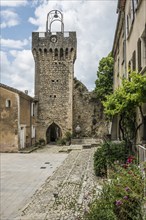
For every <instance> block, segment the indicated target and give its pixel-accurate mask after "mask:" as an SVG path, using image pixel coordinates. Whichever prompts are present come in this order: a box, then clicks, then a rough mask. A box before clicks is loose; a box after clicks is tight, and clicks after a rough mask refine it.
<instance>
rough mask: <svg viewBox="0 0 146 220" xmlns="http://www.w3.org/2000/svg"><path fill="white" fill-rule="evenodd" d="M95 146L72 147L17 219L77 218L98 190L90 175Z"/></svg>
mask: <svg viewBox="0 0 146 220" xmlns="http://www.w3.org/2000/svg"><path fill="white" fill-rule="evenodd" d="M95 149H96V148H90V149H82V148H79V149H76V150H72V151H71V152H70V153H69V154H68V157H67V158H66V159H65V160H64V162H63V163H62V165H61V166H60V167H59V168H58V169H57V170H56V171H55V173H54V174H53V175H52V176H50V177H49V178H48V179H47V180H46V181H45V183H44V184H43V185H42V186H41V188H39V189H38V190H37V191H36V192H35V194H34V195H33V196H32V198H31V199H30V201H29V202H28V204H27V205H26V206H25V207H24V208H23V209H22V211H21V214H20V215H19V216H17V217H16V218H15V219H17V220H65V219H66V220H81V219H83V214H84V212H86V211H87V210H88V204H89V203H90V201H91V200H92V198H93V197H94V196H95V195H96V194H97V192H98V191H99V190H100V188H101V186H100V184H99V183H100V181H101V180H98V181H97V178H96V177H95V176H94V171H93V154H94V152H95Z"/></svg>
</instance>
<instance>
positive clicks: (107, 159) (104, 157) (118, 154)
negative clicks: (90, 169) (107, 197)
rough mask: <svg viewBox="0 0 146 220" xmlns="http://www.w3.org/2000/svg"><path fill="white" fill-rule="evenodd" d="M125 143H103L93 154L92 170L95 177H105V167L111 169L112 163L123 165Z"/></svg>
mask: <svg viewBox="0 0 146 220" xmlns="http://www.w3.org/2000/svg"><path fill="white" fill-rule="evenodd" d="M124 161H125V143H124V142H117V143H114V142H105V143H103V144H102V145H101V148H98V149H97V150H96V152H95V154H94V170H95V174H96V175H97V176H100V177H102V176H106V175H107V167H112V166H113V164H114V163H124Z"/></svg>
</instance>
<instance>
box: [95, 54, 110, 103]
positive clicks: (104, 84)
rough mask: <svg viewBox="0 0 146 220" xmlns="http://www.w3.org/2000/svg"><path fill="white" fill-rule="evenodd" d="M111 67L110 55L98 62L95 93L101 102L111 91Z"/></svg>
mask: <svg viewBox="0 0 146 220" xmlns="http://www.w3.org/2000/svg"><path fill="white" fill-rule="evenodd" d="M113 67H114V60H113V57H112V56H111V53H110V54H109V55H108V56H107V57H104V58H102V59H101V60H100V62H99V67H98V71H97V80H96V81H95V84H96V88H95V93H96V95H97V98H98V99H99V100H101V101H103V100H105V96H106V95H108V94H111V93H112V91H113Z"/></svg>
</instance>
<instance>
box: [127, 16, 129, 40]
mask: <svg viewBox="0 0 146 220" xmlns="http://www.w3.org/2000/svg"><path fill="white" fill-rule="evenodd" d="M128 35H129V15H127V36H128Z"/></svg>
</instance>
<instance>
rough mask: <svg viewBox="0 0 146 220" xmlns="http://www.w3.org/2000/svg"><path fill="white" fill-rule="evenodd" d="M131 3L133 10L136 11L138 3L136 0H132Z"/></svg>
mask: <svg viewBox="0 0 146 220" xmlns="http://www.w3.org/2000/svg"><path fill="white" fill-rule="evenodd" d="M133 4H134V11H136V9H137V5H138V0H134V1H133Z"/></svg>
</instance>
